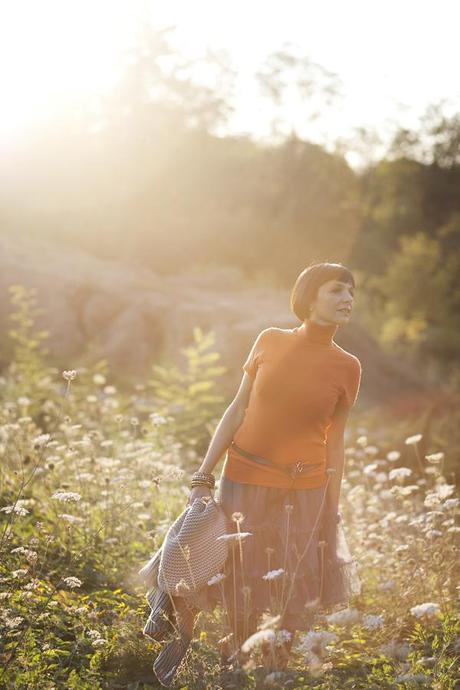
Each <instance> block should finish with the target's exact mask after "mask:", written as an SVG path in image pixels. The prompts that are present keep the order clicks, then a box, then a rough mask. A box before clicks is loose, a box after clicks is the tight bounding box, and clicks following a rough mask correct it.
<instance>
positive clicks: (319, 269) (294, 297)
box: [290, 261, 355, 321]
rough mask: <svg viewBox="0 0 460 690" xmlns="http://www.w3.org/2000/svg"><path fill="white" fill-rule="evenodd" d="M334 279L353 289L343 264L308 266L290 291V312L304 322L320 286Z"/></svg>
mask: <svg viewBox="0 0 460 690" xmlns="http://www.w3.org/2000/svg"><path fill="white" fill-rule="evenodd" d="M334 279H336V280H340V281H343V282H344V283H351V284H352V285H353V287H355V280H354V278H353V275H352V273H351V271H350V269H349V268H347V267H346V266H344V265H343V264H338V263H330V262H329V261H325V262H321V263H316V264H310V265H309V266H307V267H306V268H304V269H303V271H302V272H301V273H300V274H299V275H298V277H297V279H296V281H295V283H294V287H293V288H292V291H291V300H290V306H291V311H292V312H293V314H294V315H295V316H297V318H298V319H300V321H305V319H306V318H307V317H308V316H309V309H310V305H311V303H312V302H313V300H314V299H315V297H316V294H317V292H318V289H319V288H320V287H321V285H322V284H323V283H327V282H328V280H334Z"/></svg>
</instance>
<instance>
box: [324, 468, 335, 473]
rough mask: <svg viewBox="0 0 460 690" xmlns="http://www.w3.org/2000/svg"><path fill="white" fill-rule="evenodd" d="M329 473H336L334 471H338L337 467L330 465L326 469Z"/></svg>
mask: <svg viewBox="0 0 460 690" xmlns="http://www.w3.org/2000/svg"><path fill="white" fill-rule="evenodd" d="M326 472H327V474H334V472H337V470H336V468H335V467H328V468H327V470H326Z"/></svg>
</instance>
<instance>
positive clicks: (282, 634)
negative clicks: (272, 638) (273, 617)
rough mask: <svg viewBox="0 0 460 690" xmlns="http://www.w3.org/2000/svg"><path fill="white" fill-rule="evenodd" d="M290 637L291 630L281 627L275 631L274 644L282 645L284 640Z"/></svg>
mask: <svg viewBox="0 0 460 690" xmlns="http://www.w3.org/2000/svg"><path fill="white" fill-rule="evenodd" d="M291 637H292V632H291V631H290V630H285V629H284V628H282V629H281V630H278V631H277V633H276V644H277V645H282V644H284V643H285V642H289V640H290V639H291Z"/></svg>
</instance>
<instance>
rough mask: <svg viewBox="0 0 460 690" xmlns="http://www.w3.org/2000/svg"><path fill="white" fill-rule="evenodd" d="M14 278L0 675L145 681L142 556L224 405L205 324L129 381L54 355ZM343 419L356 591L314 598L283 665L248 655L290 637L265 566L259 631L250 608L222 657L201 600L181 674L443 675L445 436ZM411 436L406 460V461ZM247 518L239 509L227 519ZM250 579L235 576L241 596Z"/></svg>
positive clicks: (2, 441)
mask: <svg viewBox="0 0 460 690" xmlns="http://www.w3.org/2000/svg"><path fill="white" fill-rule="evenodd" d="M11 295H12V302H13V307H14V311H13V315H12V316H13V319H12V321H13V324H14V326H13V327H12V329H11V331H10V334H9V337H10V345H11V354H12V358H11V364H10V365H9V366H8V367H7V368H6V369H5V370H4V371H3V372H2V376H1V378H0V457H1V469H0V520H1V522H0V598H1V603H2V607H1V612H0V654H1V670H0V685H1V686H2V687H5V688H11V689H13V688H14V689H15V690H16V688H18V689H22V688H34V690H35V689H37V690H41V689H47V690H51V689H52V688H78V689H86V688H88V689H89V688H91V690H94V689H96V688H126V689H128V688H137V689H138V690H141V689H142V688H149V687H158V686H157V685H156V683H155V680H154V677H153V674H152V670H151V667H152V663H153V661H154V659H155V656H156V654H157V653H158V652H159V650H160V646H159V644H158V643H156V642H153V641H151V640H149V639H148V638H147V637H145V636H143V635H142V632H141V631H142V628H143V626H144V623H145V617H146V615H147V613H148V608H147V604H146V601H145V592H144V588H143V585H142V583H141V582H140V581H139V579H138V577H137V571H138V569H139V567H140V566H141V565H142V564H143V563H144V562H145V560H146V559H147V558H148V557H149V556H150V555H151V554H152V553H153V552H154V551H156V550H157V548H159V546H160V545H161V542H162V539H163V537H164V535H165V532H166V530H167V528H168V527H169V525H170V524H171V522H172V521H173V519H174V518H175V517H176V516H177V515H178V514H179V513H180V512H181V511H182V510H183V508H184V507H185V501H186V498H187V495H188V476H189V475H190V473H191V472H192V471H193V470H194V469H195V468H196V467H197V466H198V465H199V463H200V456H201V453H202V452H204V451H203V449H204V447H205V445H206V443H207V442H208V440H209V435H210V434H211V433H212V430H213V427H214V424H215V423H216V421H217V420H218V417H219V413H220V411H221V406H222V403H223V400H222V399H220V398H219V396H216V394H215V393H214V385H215V382H216V378H217V377H218V376H219V374H220V373H222V372H221V370H220V368H219V367H218V366H217V364H216V362H217V360H218V354H217V353H213V352H212V351H210V350H211V348H212V345H213V339H212V337H211V336H206V335H203V333H201V331H199V329H196V330H195V332H194V335H193V344H192V345H191V346H190V348H187V351H185V352H184V355H185V361H186V363H185V367H184V368H183V369H182V370H181V369H179V368H177V367H173V366H172V365H164V364H163V365H162V366H160V365H157V366H156V368H154V369H153V370H152V375H151V380H150V381H147V382H146V383H145V384H141V385H137V386H135V387H134V390H132V391H124V390H121V389H120V388H119V387H118V386H117V384H116V382H115V380H114V379H113V375H112V373H111V372H110V370H109V367H108V365H107V362H105V361H104V360H101V361H98V362H96V363H95V364H93V365H88V366H84V367H83V366H82V367H79V366H78V364H77V363H69V366H68V369H67V370H66V371H64V372H62V371H60V370H58V369H57V368H56V367H53V366H52V364H50V363H49V361H48V357H47V353H46V351H45V350H43V348H41V342H42V341H43V340H44V339H45V337H46V334H45V333H43V332H42V333H40V332H37V329H36V326H35V316H36V302H35V294H34V292H33V291H28V290H27V289H26V288H23V287H22V286H13V287H12V289H11ZM210 355H212V356H210ZM216 355H217V356H216ZM158 367H160V368H158ZM356 423H357V424H358V426H357V428H356V427H352V432H351V437H350V438H349V441H348V445H347V448H346V470H345V476H344V480H343V484H342V493H341V512H342V513H343V515H344V522H345V525H346V528H347V536H348V538H349V543H350V548H351V550H352V552H353V555H354V556H355V557H356V558H357V560H358V562H359V567H360V575H361V578H362V581H363V585H364V586H363V590H362V592H361V594H360V595H358V596H356V597H355V598H354V599H353V601H352V602H351V605H350V607H349V608H347V609H346V610H341V611H334V610H333V611H329V612H327V611H321V610H319V611H318V615H317V618H316V620H315V625H314V626H313V629H312V630H304V631H300V633H299V634H298V637H297V639H296V643H295V645H294V646H293V650H292V658H291V661H290V664H289V668H288V669H287V670H286V671H285V673H284V674H283V673H281V672H277V671H276V670H275V671H273V670H270V669H269V668H267V664H265V666H263V665H262V664H261V662H262V661H264V663H265V662H266V660H267V655H266V650H267V643H268V648H269V651H270V650H271V651H273V650H274V649H275V650H276V648H279V649H281V647H282V645H283V642H284V641H285V640H286V635H285V633H283V629H282V627H280V624H279V621H280V620H281V618H280V614H281V613H282V611H283V608H284V606H285V604H286V601H287V598H288V596H289V593H290V584H289V581H288V580H287V579H286V582H284V577H283V579H282V580H279V579H278V578H276V577H275V578H274V579H273V580H272V581H270V587H271V588H272V591H273V607H272V610H270V611H267V612H266V614H265V615H264V616H263V617H262V618H261V620H260V621H259V625H258V629H257V630H256V631H255V634H253V635H249V634H248V633H250V632H251V623H250V621H249V619H248V617H245V620H244V625H245V628H244V630H243V633H244V635H243V637H246V635H247V637H246V639H245V640H244V642H243V645H238V646H234V647H233V652H235V653H238V652H241V656H240V659H241V660H242V663H241V664H240V666H239V667H238V666H236V667H235V668H234V669H233V670H229V671H227V672H223V671H222V669H220V667H219V663H218V662H219V644H218V641H219V640H222V638H225V637H227V638H229V639H230V642H231V640H232V634H233V639H235V638H236V632H237V631H236V630H235V629H234V628H233V629H232V621H231V620H230V619H229V617H228V611H227V610H225V607H224V608H220V607H216V609H215V610H214V611H212V612H203V613H202V614H201V615H200V617H199V621H198V623H199V624H198V625H197V628H196V631H195V636H194V639H193V642H192V645H191V648H190V653H189V654H188V656H187V659H186V663H184V665H183V667H182V669H181V671H180V673H179V676H178V684H177V687H183V688H197V689H200V690H201V689H204V688H209V690H211V689H215V688H217V687H231V686H232V685H233V687H242V686H245V687H248V688H249V687H250V688H259V687H260V688H261V687H270V686H271V687H294V688H307V687H316V688H324V689H326V688H328V689H329V688H337V689H338V688H347V687H350V688H352V687H353V688H363V689H364V688H366V689H367V688H395V687H398V688H399V687H401V688H406V687H407V688H409V687H417V684H418V685H419V686H420V687H430V688H435V689H437V690H445V689H446V690H449V689H453V688H454V687H455V683H456V662H458V656H459V652H460V633H459V617H458V608H457V605H456V600H457V599H456V598H457V597H458V589H457V588H458V584H457V582H456V579H455V566H456V561H457V550H458V534H459V530H460V528H459V526H458V513H459V508H458V505H459V499H458V492H457V488H456V485H455V482H453V481H451V480H450V479H449V480H448V478H447V477H446V476H445V474H444V463H445V458H446V454H447V453H448V452H449V449H448V448H443V449H439V448H436V447H433V448H430V449H429V452H428V453H425V454H422V453H420V451H419V448H420V441H421V438H420V434H419V432H418V429H414V428H407V433H406V441H407V443H404V441H403V442H402V443H400V444H399V445H398V446H396V445H392V443H391V442H390V440H388V441H385V440H383V441H382V429H381V428H379V427H378V426H377V424H378V420H376V421H375V426H374V427H371V426H370V425H367V426H366V427H364V426H363V424H362V423H361V424H360V422H359V420H358V421H357V422H356ZM391 431H392V430H391V429H388V433H387V436H388V439H391V437H392V434H391ZM376 437H378V438H379V443H377V442H375V441H373V439H374V438H376ZM383 439H385V437H383ZM408 450H410V451H411V452H412V451H413V454H414V457H413V461H412V462H410V461H408V460H407V459H406V461H405V463H404V464H402V459H403V458H407V451H408ZM405 453H406V455H405ZM243 520H244V516H236V517H235V530H236V532H237V533H238V532H240V531H241V524H243V525H244V521H243ZM248 544H249V542H248ZM243 545H244V541H243V540H242V539H238V538H237V539H236V540H235V543H234V546H233V547H232V555H231V558H232V559H233V558H235V565H236V562H237V559H238V560H239V566H240V568H241V569H242V572H243V577H245V576H246V573H245V560H244V550H243ZM272 556H273V554H270V553H268V554H267V572H269V571H270V570H271V568H272V565H273V561H272V560H271V558H272ZM285 570H286V569H285ZM251 586H252V587H253V586H254V583H252V582H251V583H250V582H249V581H248V580H244V582H243V587H244V590H243V591H241V592H239V591H235V596H236V597H239V596H241V597H243V604H246V605H247V607H248V606H249V604H250V595H251V591H250V587H251ZM219 587H221V588H222V582H220V583H219ZM248 588H249V589H248ZM246 610H248V608H246ZM242 652H245V654H243V653H242ZM273 656H274V655H273Z"/></svg>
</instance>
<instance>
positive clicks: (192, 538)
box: [158, 496, 230, 597]
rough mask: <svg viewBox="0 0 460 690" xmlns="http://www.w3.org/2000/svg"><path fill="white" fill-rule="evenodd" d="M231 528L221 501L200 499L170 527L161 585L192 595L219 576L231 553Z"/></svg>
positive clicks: (172, 591)
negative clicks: (227, 535)
mask: <svg viewBox="0 0 460 690" xmlns="http://www.w3.org/2000/svg"><path fill="white" fill-rule="evenodd" d="M229 531H230V525H229V519H228V517H227V515H226V513H225V512H224V509H223V508H222V506H221V505H220V503H219V502H217V501H215V500H214V499H213V498H210V497H208V496H203V497H202V498H197V499H195V500H194V501H193V503H192V505H189V506H187V508H186V509H185V510H184V511H183V512H182V513H181V514H180V515H179V517H178V518H176V520H175V521H174V522H173V524H172V525H171V527H170V528H169V529H168V531H167V533H166V536H165V538H164V541H163V545H162V547H161V556H160V562H159V566H158V587H159V588H160V589H161V590H162V591H164V592H169V594H171V595H172V596H185V597H187V596H189V595H190V594H194V593H195V592H197V591H198V590H199V589H200V588H201V587H203V586H204V585H206V584H207V582H208V580H209V579H210V578H211V577H213V576H214V575H217V574H218V573H219V572H220V570H221V568H222V566H223V565H224V563H225V561H226V559H227V555H228V541H227V540H226V539H218V537H221V536H223V535H225V534H228V532H229Z"/></svg>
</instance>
